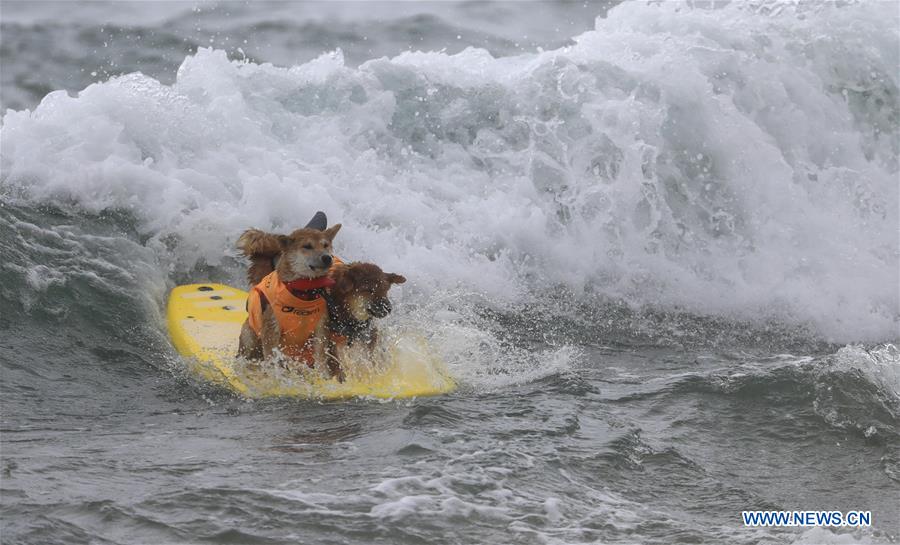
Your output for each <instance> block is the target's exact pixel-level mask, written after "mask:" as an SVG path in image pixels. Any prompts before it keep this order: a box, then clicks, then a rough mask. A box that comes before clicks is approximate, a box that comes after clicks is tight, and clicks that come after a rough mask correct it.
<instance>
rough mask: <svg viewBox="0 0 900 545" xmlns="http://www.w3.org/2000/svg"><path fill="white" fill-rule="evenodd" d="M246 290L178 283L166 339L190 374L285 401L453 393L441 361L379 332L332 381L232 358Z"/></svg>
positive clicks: (416, 341) (422, 346) (412, 340)
mask: <svg viewBox="0 0 900 545" xmlns="http://www.w3.org/2000/svg"><path fill="white" fill-rule="evenodd" d="M246 301H247V292H245V291H242V290H239V289H235V288H232V287H230V286H226V285H223V284H212V283H208V284H189V285H186V286H178V287H176V288H175V289H173V290H172V293H171V294H170V295H169V301H168V308H167V311H166V314H167V322H168V326H169V335H170V337H171V338H172V344H173V345H174V346H175V349H176V350H178V353H179V354H181V355H182V356H183V357H184V358H185V360H186V361H187V362H188V364H189V366H190V367H191V370H192V371H193V372H194V373H195V374H196V375H198V376H199V377H201V378H202V379H204V380H208V381H211V382H214V383H217V384H221V385H223V386H225V387H227V388H229V389H231V390H233V391H234V392H237V393H239V394H241V395H243V396H245V397H249V398H260V397H275V396H286V397H287V396H290V397H303V398H310V399H343V398H350V397H364V398H377V399H399V398H410V397H421V396H433V395H438V394H445V393H449V392H452V391H453V390H455V389H456V383H455V382H454V380H453V379H452V378H451V377H450V375H449V374H448V373H447V370H446V367H445V366H444V364H443V362H442V361H441V360H440V359H439V358H437V357H435V356H434V355H432V354H431V353H430V351H429V350H428V345H427V343H426V342H425V339H424V338H422V337H421V336H419V335H415V334H412V333H398V334H390V333H387V334H382V335H381V340H382V343H381V344H382V347H381V349H380V350H379V351H378V353H377V355H376V356H377V357H376V358H375V360H376V361H374V362H373V361H366V358H363V357H362V355H361V354H358V355H357V357H355V356H354V353H353V352H352V351H350V352H348V353H347V354H345V355H344V356H345V358H346V359H345V360H342V366H343V369H344V373H345V375H346V378H345V380H344V382H338V381H337V380H336V379H333V378H326V377H325V376H324V375H323V374H322V373H320V372H318V371H316V370H313V369H310V370H309V372H304V373H303V374H298V373H295V372H288V371H285V370H283V369H282V368H281V367H279V366H277V365H275V364H271V363H267V362H263V363H258V362H257V363H248V362H245V361H243V360H241V359H239V358H237V357H236V354H237V347H238V336H239V335H240V331H241V325H242V324H243V323H244V320H245V319H246V318H247V312H246V310H245V305H246Z"/></svg>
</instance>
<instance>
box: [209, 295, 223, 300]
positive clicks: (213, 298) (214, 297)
mask: <svg viewBox="0 0 900 545" xmlns="http://www.w3.org/2000/svg"><path fill="white" fill-rule="evenodd" d="M209 298H210V299H212V300H214V301H218V300H219V299H221V298H222V296H221V295H210V296H209Z"/></svg>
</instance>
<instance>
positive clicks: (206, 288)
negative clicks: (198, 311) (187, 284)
mask: <svg viewBox="0 0 900 545" xmlns="http://www.w3.org/2000/svg"><path fill="white" fill-rule="evenodd" d="M212 290H213V289H212V288H211V287H209V286H200V287H199V288H197V291H212Z"/></svg>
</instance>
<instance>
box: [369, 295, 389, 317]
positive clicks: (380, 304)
mask: <svg viewBox="0 0 900 545" xmlns="http://www.w3.org/2000/svg"><path fill="white" fill-rule="evenodd" d="M369 312H371V313H372V315H373V316H375V317H376V318H384V317H385V316H387V315H388V314H390V313H391V302H390V301H388V300H387V299H380V300H378V301H373V302H372V304H371V305H370V307H369Z"/></svg>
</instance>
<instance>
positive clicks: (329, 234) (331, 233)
mask: <svg viewBox="0 0 900 545" xmlns="http://www.w3.org/2000/svg"><path fill="white" fill-rule="evenodd" d="M340 230H341V224H340V223H335V224H334V225H332V226H331V227H329V228H328V229H325V231H324V232H325V236H326V237H327V238H328V240H334V235H336V234H337V232H338V231H340Z"/></svg>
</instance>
